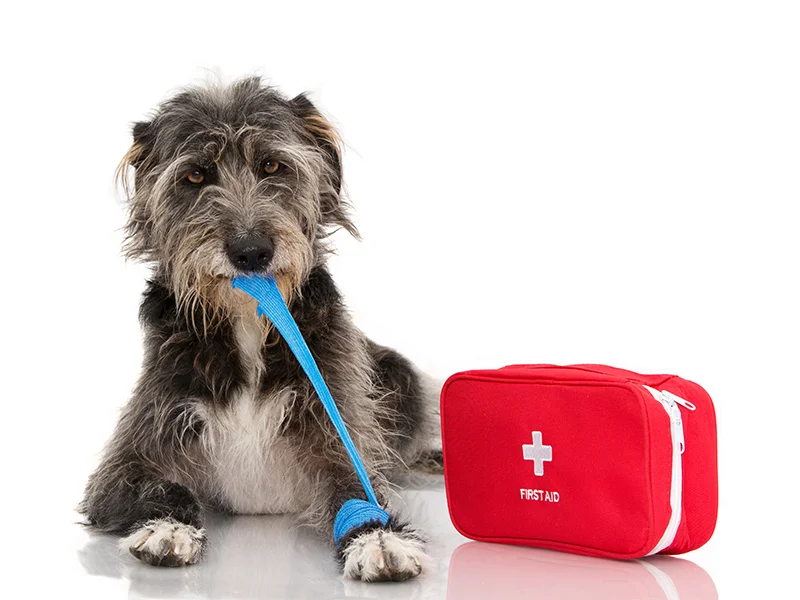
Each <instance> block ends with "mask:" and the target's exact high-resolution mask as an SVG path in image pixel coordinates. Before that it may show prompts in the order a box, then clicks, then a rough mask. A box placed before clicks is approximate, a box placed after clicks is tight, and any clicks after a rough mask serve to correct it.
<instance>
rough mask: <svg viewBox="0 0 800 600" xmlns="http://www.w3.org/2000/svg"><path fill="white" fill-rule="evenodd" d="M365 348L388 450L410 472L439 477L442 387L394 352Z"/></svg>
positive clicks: (376, 346)
mask: <svg viewBox="0 0 800 600" xmlns="http://www.w3.org/2000/svg"><path fill="white" fill-rule="evenodd" d="M368 348H369V354H370V356H371V358H372V362H373V369H374V370H373V378H374V382H373V383H374V388H375V390H376V393H377V395H378V398H379V400H380V402H381V404H382V405H383V406H385V407H386V410H385V411H382V414H381V416H380V419H381V421H382V423H381V424H382V426H383V429H384V431H385V435H386V438H387V440H388V442H389V444H390V446H391V447H392V449H393V450H394V451H395V452H396V453H397V454H398V455H399V456H400V457H401V458H402V460H403V462H404V463H405V464H406V466H408V467H409V468H411V469H412V470H414V471H424V472H428V473H439V474H440V473H442V438H441V429H440V425H439V422H440V418H439V391H440V390H441V385H440V384H439V382H437V381H435V380H434V379H433V378H432V377H430V376H428V375H426V374H424V373H422V372H421V371H420V370H419V369H417V368H416V367H415V366H414V364H413V363H412V362H411V361H409V360H408V359H407V358H406V357H404V356H403V355H402V354H400V353H399V352H397V351H396V350H392V349H391V348H387V347H386V346H381V345H379V344H376V343H375V342H372V341H369V342H368Z"/></svg>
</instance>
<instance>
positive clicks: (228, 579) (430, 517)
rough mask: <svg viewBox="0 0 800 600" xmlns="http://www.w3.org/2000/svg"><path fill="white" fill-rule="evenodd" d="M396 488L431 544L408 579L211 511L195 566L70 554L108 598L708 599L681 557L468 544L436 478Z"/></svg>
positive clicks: (84, 540) (97, 546) (104, 540)
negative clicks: (359, 575) (352, 569)
mask: <svg viewBox="0 0 800 600" xmlns="http://www.w3.org/2000/svg"><path fill="white" fill-rule="evenodd" d="M405 485H406V489H405V490H404V491H402V492H401V494H400V496H401V499H402V500H401V504H403V505H405V507H406V510H407V514H408V515H409V516H410V517H411V519H412V520H413V522H414V523H416V524H417V525H418V526H419V527H420V528H422V529H424V530H425V531H426V533H427V534H428V536H429V537H430V540H431V541H430V546H429V549H430V553H431V555H432V561H431V563H430V564H428V565H427V568H426V572H425V573H424V575H423V576H421V577H420V578H418V579H416V580H412V581H407V582H403V583H382V584H365V583H360V582H354V581H350V580H345V579H343V578H342V577H341V576H340V575H339V569H338V565H337V563H336V560H335V558H334V556H333V553H332V552H331V549H330V547H329V546H328V545H327V544H326V543H325V541H324V540H321V539H319V538H318V537H316V536H315V535H314V534H313V533H312V532H310V531H309V530H307V529H305V528H302V527H297V526H295V525H293V521H292V519H291V518H290V517H284V516H238V517H227V516H219V515H215V516H213V517H212V518H211V519H210V520H209V523H208V532H209V548H208V552H207V554H206V556H205V558H204V560H203V561H202V562H201V563H200V564H198V565H195V566H191V567H186V568H176V569H171V568H156V567H151V566H149V565H145V564H143V563H140V562H138V561H136V560H135V559H134V558H133V557H131V556H128V555H127V554H125V553H122V552H120V551H119V550H118V549H117V540H116V538H115V537H113V536H108V535H99V534H93V533H86V532H82V533H81V534H80V536H79V537H80V538H81V540H80V543H78V544H77V547H76V549H75V552H76V556H77V559H78V561H79V564H80V568H81V570H82V571H83V572H84V573H85V574H86V575H87V576H88V577H85V583H86V585H85V587H84V589H86V590H97V591H98V592H99V591H100V590H101V589H102V590H105V591H104V592H103V593H106V594H107V595H106V596H105V597H108V598H112V597H123V598H281V599H283V598H448V599H459V600H460V599H472V598H474V599H476V600H477V599H483V598H511V599H513V598H564V599H578V598H587V597H592V598H601V599H604V598H609V599H611V598H616V599H626V598H631V599H633V598H668V599H673V598H694V599H698V600H712V599H716V598H717V591H716V588H715V586H714V583H713V581H712V579H711V577H710V576H709V575H708V573H706V572H705V571H704V570H703V569H702V568H701V567H700V566H698V565H696V564H694V563H693V562H691V561H688V560H684V559H678V558H671V557H659V558H654V559H649V560H648V561H646V562H647V564H646V565H645V564H643V563H644V562H645V561H611V560H601V559H592V558H586V557H580V556H573V555H569V554H561V553H557V552H551V551H547V550H538V549H533V548H522V547H514V546H501V545H495V544H483V543H479V542H470V541H468V540H466V539H465V538H463V537H462V536H461V535H459V534H458V533H457V532H456V531H455V530H454V529H453V528H452V526H451V525H450V522H449V519H448V517H447V507H446V502H445V496H444V489H443V484H442V480H441V478H439V477H425V478H415V480H413V481H411V482H406V484H405ZM75 527H76V529H77V526H75ZM75 540H76V542H77V541H78V537H76V538H75ZM112 590H113V591H112Z"/></svg>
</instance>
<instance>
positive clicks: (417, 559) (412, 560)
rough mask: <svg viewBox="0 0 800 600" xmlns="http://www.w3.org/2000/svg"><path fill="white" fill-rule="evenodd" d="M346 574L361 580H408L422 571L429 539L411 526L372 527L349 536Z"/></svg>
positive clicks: (344, 550) (345, 547)
mask: <svg viewBox="0 0 800 600" xmlns="http://www.w3.org/2000/svg"><path fill="white" fill-rule="evenodd" d="M342 558H343V560H344V576H345V577H350V578H352V579H360V580H361V581H405V580H406V579H411V578H412V577H416V576H417V575H419V574H420V573H422V564H423V562H424V561H425V560H426V559H427V556H426V554H425V542H424V540H423V539H422V538H421V537H420V536H419V534H417V533H416V532H415V531H413V530H410V529H398V530H392V529H391V528H386V529H383V528H375V529H368V530H366V531H364V532H360V533H357V534H356V535H354V536H352V537H351V538H350V539H349V540H347V542H346V545H345V546H344V549H343V550H342Z"/></svg>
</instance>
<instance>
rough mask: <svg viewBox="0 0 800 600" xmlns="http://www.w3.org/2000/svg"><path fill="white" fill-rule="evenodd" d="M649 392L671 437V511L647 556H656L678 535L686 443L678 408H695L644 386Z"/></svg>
mask: <svg viewBox="0 0 800 600" xmlns="http://www.w3.org/2000/svg"><path fill="white" fill-rule="evenodd" d="M644 387H645V389H646V390H647V391H649V392H650V393H651V394H652V395H653V398H655V399H656V400H658V402H659V403H660V404H661V406H663V407H664V410H666V411H667V415H669V422H670V433H671V437H672V481H671V483H670V488H669V505H670V508H671V509H672V514H671V515H670V518H669V523H667V528H666V530H665V531H664V535H662V536H661V539H660V540H659V541H658V543H657V544H656V545H655V548H653V549H652V550H651V551H650V552H649V553H648V554H647V556H651V555H653V554H658V553H659V552H661V551H662V550H663V549H664V548H667V547H668V546H669V545H670V544H672V542H673V541H674V540H675V534H677V533H678V527H679V526H680V524H681V504H682V502H681V499H682V496H683V458H682V456H681V455H682V454H683V452H684V451H685V450H686V441H685V439H684V437H683V418H682V416H681V409H680V407H681V406H683V407H685V408H687V409H688V410H696V408H697V407H696V406H695V405H694V404H692V403H691V402H689V401H688V400H684V399H683V398H681V397H680V396H676V395H675V394H673V393H672V392H668V391H666V390H662V391H658V390H657V389H655V388H651V387H650V386H649V385H646V386H644Z"/></svg>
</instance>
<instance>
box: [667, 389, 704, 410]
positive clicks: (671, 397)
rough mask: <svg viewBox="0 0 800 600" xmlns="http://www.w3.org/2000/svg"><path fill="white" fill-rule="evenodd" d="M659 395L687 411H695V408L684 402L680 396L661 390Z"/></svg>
mask: <svg viewBox="0 0 800 600" xmlns="http://www.w3.org/2000/svg"><path fill="white" fill-rule="evenodd" d="M661 393H662V394H663V395H664V397H665V398H667V399H669V400H672V401H673V402H674V403H675V404H680V405H681V406H683V407H684V408H685V409H687V410H697V407H696V406H695V405H694V404H692V403H691V402H689V401H688V400H684V399H683V398H681V397H680V396H676V395H675V394H673V393H672V392H668V391H667V390H661Z"/></svg>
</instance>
